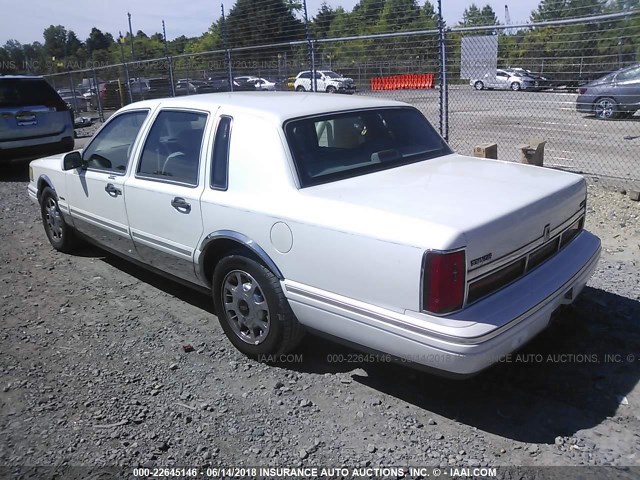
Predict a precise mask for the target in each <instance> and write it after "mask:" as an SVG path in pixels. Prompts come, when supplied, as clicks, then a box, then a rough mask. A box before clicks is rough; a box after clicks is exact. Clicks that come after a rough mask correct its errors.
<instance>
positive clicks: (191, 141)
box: [137, 110, 207, 185]
mask: <svg viewBox="0 0 640 480" xmlns="http://www.w3.org/2000/svg"><path fill="white" fill-rule="evenodd" d="M206 123H207V115H206V114H205V113H197V112H183V111H177V110H166V111H163V112H160V113H159V114H158V117H157V118H156V120H155V122H153V126H152V127H151V131H150V132H149V136H148V137H147V140H146V142H145V144H144V149H143V150H142V158H141V159H140V164H139V165H138V172H137V173H138V175H139V176H140V177H144V178H150V179H161V180H168V181H174V182H179V183H186V184H188V185H197V184H198V169H199V166H200V150H201V149H202V137H203V136H204V128H205V125H206Z"/></svg>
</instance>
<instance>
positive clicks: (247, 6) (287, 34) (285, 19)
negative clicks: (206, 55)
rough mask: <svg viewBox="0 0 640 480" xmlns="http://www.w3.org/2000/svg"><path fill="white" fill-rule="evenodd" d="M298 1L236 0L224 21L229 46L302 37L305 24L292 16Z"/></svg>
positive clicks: (285, 40) (283, 40) (276, 41)
mask: <svg viewBox="0 0 640 480" xmlns="http://www.w3.org/2000/svg"><path fill="white" fill-rule="evenodd" d="M295 8H297V4H292V3H288V2H286V1H284V0H264V1H261V2H256V1H254V0H238V2H237V3H236V4H235V5H234V7H233V8H232V9H231V11H230V12H229V16H228V17H227V20H226V26H225V28H226V34H227V39H228V46H229V47H231V48H237V47H243V46H250V45H261V44H265V43H281V42H288V41H291V40H300V39H303V38H304V27H303V24H302V22H301V21H300V20H298V19H297V18H296V17H295V15H294V11H295V10H294V9H295Z"/></svg>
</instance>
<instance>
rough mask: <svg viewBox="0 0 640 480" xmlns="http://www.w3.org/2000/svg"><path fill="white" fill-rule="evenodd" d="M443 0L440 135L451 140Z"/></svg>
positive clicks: (439, 82) (440, 58)
mask: <svg viewBox="0 0 640 480" xmlns="http://www.w3.org/2000/svg"><path fill="white" fill-rule="evenodd" d="M445 33H446V32H445V24H444V20H443V19H442V0H438V60H439V62H438V63H439V66H438V68H439V71H438V87H439V89H440V135H442V138H444V139H445V140H446V141H449V96H448V93H449V92H448V85H447V84H448V79H447V48H446V36H445Z"/></svg>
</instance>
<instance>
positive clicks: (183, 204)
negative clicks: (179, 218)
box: [171, 197, 191, 213]
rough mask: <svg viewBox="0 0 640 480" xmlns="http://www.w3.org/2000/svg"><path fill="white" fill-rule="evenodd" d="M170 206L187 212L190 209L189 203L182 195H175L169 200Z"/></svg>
mask: <svg viewBox="0 0 640 480" xmlns="http://www.w3.org/2000/svg"><path fill="white" fill-rule="evenodd" d="M171 206H172V207H173V208H175V209H176V210H178V211H179V212H182V213H189V212H190V211H191V204H190V203H187V201H186V200H185V199H184V198H182V197H176V198H174V199H173V200H171Z"/></svg>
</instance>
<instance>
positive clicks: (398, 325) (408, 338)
mask: <svg viewBox="0 0 640 480" xmlns="http://www.w3.org/2000/svg"><path fill="white" fill-rule="evenodd" d="M599 258H600V240H599V239H598V238H597V237H596V236H594V235H592V234H590V233H589V232H582V233H581V234H580V235H578V236H577V237H576V238H575V239H574V240H573V241H572V242H571V244H570V245H568V246H567V247H566V248H564V249H563V250H562V251H561V252H559V253H558V254H557V255H556V256H554V257H553V258H551V259H550V260H549V261H547V262H546V263H544V264H543V265H541V266H540V267H538V268H536V269H535V270H533V271H531V272H530V273H529V274H527V275H526V276H525V277H523V278H522V279H520V280H518V281H517V282H515V283H513V284H512V285H510V286H508V287H506V288H504V289H502V290H500V291H499V292H496V293H495V294H493V295H491V296H489V297H487V298H486V299H484V300H482V301H479V302H477V303H475V304H474V305H472V306H470V307H469V308H467V309H465V310H463V311H461V312H458V313H456V314H454V315H452V316H450V317H446V318H434V317H432V316H429V315H427V314H424V313H421V312H412V311H405V313H404V314H401V313H397V312H393V311H390V310H387V309H382V308H379V307H375V306H373V305H368V304H364V303H362V302H357V301H355V300H352V299H348V298H345V297H339V296H337V295H335V294H332V293H329V292H324V291H320V290H317V289H313V288H312V287H308V286H305V285H300V284H297V283H295V282H291V281H288V280H285V281H284V282H283V287H284V291H285V292H286V295H287V297H288V299H289V303H290V304H291V307H292V309H293V311H294V313H295V314H296V316H297V317H298V319H299V320H300V322H301V323H303V324H304V325H306V326H308V327H309V328H312V329H314V330H318V331H320V332H324V333H327V334H329V335H332V336H334V337H338V338H341V339H344V340H346V341H348V342H350V343H353V344H356V345H361V346H363V347H365V348H367V349H372V350H375V351H378V352H383V353H386V354H389V355H391V356H393V357H395V358H400V359H404V360H406V361H408V362H411V363H415V364H419V365H423V366H426V367H429V368H433V369H437V370H442V371H445V372H448V373H449V374H454V375H459V376H465V375H472V374H474V373H477V372H479V371H481V370H483V369H485V368H487V367H489V366H491V365H492V364H494V363H496V362H498V361H500V359H502V358H504V357H505V356H506V355H508V354H509V353H511V352H513V351H515V350H517V349H519V348H520V347H522V346H523V345H524V344H525V343H527V342H528V341H529V340H531V339H532V338H533V337H535V336H536V335H537V334H538V333H539V332H540V331H542V330H543V329H544V328H546V327H547V326H548V324H549V322H550V319H551V315H552V314H553V312H554V311H556V310H557V309H558V308H559V307H560V306H561V305H566V304H570V303H572V302H573V301H574V300H575V298H576V296H577V295H578V294H579V293H580V292H581V291H582V289H583V288H584V286H585V284H586V283H587V281H588V280H589V278H590V277H591V275H592V274H593V271H594V270H595V268H596V265H597V263H598V259H599Z"/></svg>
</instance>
